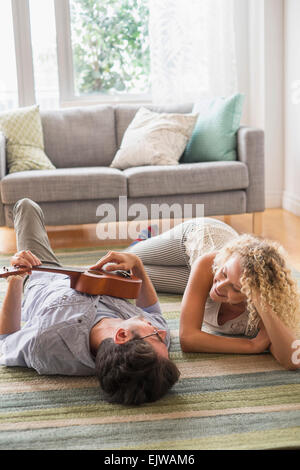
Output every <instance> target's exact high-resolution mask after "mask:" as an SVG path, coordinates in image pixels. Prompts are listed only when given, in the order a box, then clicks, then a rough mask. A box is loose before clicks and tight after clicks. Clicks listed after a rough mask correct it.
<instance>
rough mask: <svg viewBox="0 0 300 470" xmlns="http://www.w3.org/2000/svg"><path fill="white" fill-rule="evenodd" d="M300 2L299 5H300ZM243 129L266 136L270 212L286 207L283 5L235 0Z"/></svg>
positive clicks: (266, 0) (263, 0)
mask: <svg viewBox="0 0 300 470" xmlns="http://www.w3.org/2000/svg"><path fill="white" fill-rule="evenodd" d="M299 3H300V0H299ZM235 9H236V19H235V28H236V33H237V44H236V53H237V65H238V81H239V90H240V91H242V92H244V93H245V95H246V101H245V105H246V106H245V109H244V113H243V119H242V124H244V125H249V126H252V127H259V128H262V129H263V130H264V132H265V188H266V192H265V194H266V207H267V208H270V207H281V206H282V196H283V189H284V101H283V91H284V0H235Z"/></svg>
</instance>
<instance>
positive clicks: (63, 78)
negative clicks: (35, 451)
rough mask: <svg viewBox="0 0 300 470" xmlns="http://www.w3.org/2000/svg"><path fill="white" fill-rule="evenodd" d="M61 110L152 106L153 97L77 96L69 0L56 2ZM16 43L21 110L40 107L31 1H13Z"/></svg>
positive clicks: (139, 95)
mask: <svg viewBox="0 0 300 470" xmlns="http://www.w3.org/2000/svg"><path fill="white" fill-rule="evenodd" d="M53 2H54V12H55V27H56V47H57V65H58V84H59V105H60V107H71V106H78V105H91V104H101V103H104V104H105V103H107V104H108V103H117V102H120V103H151V101H152V99H151V94H150V93H149V94H146V93H145V94H130V93H127V94H115V95H111V96H107V95H104V94H103V95H102V94H101V93H99V94H93V95H91V96H89V95H82V96H76V95H75V90H74V67H73V51H72V41H71V15H70V3H69V0H53ZM11 5H12V13H13V28H14V39H15V56H16V66H17V82H18V97H19V98H18V100H19V106H30V105H33V104H35V103H36V96H35V83H34V64H33V50H32V42H31V26H30V4H29V0H11Z"/></svg>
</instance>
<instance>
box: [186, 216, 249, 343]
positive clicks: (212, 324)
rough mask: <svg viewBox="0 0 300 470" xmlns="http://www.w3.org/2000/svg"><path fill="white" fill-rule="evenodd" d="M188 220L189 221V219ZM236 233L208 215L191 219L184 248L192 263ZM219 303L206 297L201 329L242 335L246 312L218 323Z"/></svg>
mask: <svg viewBox="0 0 300 470" xmlns="http://www.w3.org/2000/svg"><path fill="white" fill-rule="evenodd" d="M189 222H190V221H189ZM237 236H238V233H237V232H236V231H235V230H234V229H233V228H232V227H230V226H229V225H227V224H225V223H224V222H222V221H220V220H217V219H211V218H208V217H203V218H197V219H193V220H192V221H191V222H190V223H189V224H188V227H187V230H186V232H185V249H186V254H187V256H188V258H189V263H190V265H192V264H193V263H194V262H195V260H196V259H197V258H199V256H202V255H204V254H206V253H210V252H212V251H218V250H220V249H221V248H223V246H224V245H225V244H226V243H227V242H229V241H230V240H232V239H233V238H235V237H237ZM220 307H221V303H219V302H215V301H214V300H212V299H211V298H210V297H208V298H207V301H206V304H205V311H204V319H203V327H204V328H203V329H205V330H208V331H210V330H212V331H214V332H220V333H223V334H232V335H243V334H245V332H246V327H247V322H248V312H247V311H245V312H243V313H242V314H241V315H239V316H238V317H236V318H234V319H232V320H229V321H227V322H226V323H224V324H223V325H219V323H218V315H219V310H220Z"/></svg>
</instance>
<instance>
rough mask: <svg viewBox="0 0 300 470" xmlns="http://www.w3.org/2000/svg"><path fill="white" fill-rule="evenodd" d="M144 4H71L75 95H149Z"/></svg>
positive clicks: (114, 0) (126, 0) (119, 0)
mask: <svg viewBox="0 0 300 470" xmlns="http://www.w3.org/2000/svg"><path fill="white" fill-rule="evenodd" d="M147 4H148V0H94V1H93V2H91V1H87V0H70V19H71V44H72V59H73V66H74V79H75V83H74V85H75V94H76V95H77V96H82V95H86V94H88V95H90V94H99V93H101V94H104V95H109V96H115V95H120V94H123V95H124V94H126V95H128V94H134V95H139V94H144V93H149V68H150V52H149V42H148V16H149V11H148V5H147Z"/></svg>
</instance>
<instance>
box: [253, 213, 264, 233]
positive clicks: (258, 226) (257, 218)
mask: <svg viewBox="0 0 300 470" xmlns="http://www.w3.org/2000/svg"><path fill="white" fill-rule="evenodd" d="M252 232H253V233H254V235H261V234H262V212H253V213H252Z"/></svg>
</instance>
